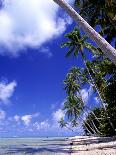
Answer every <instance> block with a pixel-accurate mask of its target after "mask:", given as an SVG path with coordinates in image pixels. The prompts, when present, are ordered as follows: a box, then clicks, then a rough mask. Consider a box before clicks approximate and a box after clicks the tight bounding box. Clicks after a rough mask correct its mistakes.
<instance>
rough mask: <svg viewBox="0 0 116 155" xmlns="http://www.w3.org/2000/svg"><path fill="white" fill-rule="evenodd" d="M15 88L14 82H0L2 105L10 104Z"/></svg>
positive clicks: (0, 100)
mask: <svg viewBox="0 0 116 155" xmlns="http://www.w3.org/2000/svg"><path fill="white" fill-rule="evenodd" d="M16 86H17V83H16V81H12V82H10V83H5V82H0V102H1V103H3V104H8V103H10V98H11V97H12V95H13V93H14V90H15V87H16Z"/></svg>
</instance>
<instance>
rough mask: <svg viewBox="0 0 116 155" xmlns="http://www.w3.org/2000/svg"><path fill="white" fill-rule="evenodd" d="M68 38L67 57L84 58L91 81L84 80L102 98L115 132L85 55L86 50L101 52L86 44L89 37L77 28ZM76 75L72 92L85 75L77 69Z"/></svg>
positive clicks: (66, 44) (71, 84) (65, 44)
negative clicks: (76, 78)
mask: <svg viewBox="0 0 116 155" xmlns="http://www.w3.org/2000/svg"><path fill="white" fill-rule="evenodd" d="M66 37H67V38H68V39H69V41H68V42H66V43H63V44H62V47H64V46H68V47H69V50H68V52H67V55H66V56H68V57H69V56H70V55H71V54H73V55H74V56H78V54H79V53H80V55H81V57H82V60H83V62H84V65H85V67H86V70H87V73H88V75H89V78H90V81H89V80H88V79H87V80H86V79H84V78H83V79H84V80H86V81H88V83H89V84H90V85H91V86H92V87H93V88H94V89H95V90H96V92H97V94H98V96H99V98H100V101H101V103H102V106H103V108H104V111H105V114H106V116H107V118H108V120H109V123H110V125H111V127H112V129H113V130H114V127H113V124H112V122H111V120H110V119H109V117H108V114H107V111H106V104H105V103H104V100H103V99H102V95H101V93H100V91H99V89H98V87H97V85H96V83H95V81H94V78H93V77H92V75H91V73H90V70H91V69H92V68H91V66H90V64H89V65H88V61H87V59H86V55H85V53H84V49H88V50H89V51H92V52H93V53H96V52H97V53H99V50H98V49H97V48H95V47H94V46H92V45H91V44H89V43H87V42H86V40H87V37H86V36H81V34H80V31H79V29H77V28H75V29H74V30H73V31H72V32H71V33H68V34H67V35H66ZM92 72H93V70H92ZM75 73H77V75H78V76H77V77H78V82H77V81H75V79H74V78H72V81H73V83H70V89H71V90H72V88H73V89H75V87H74V86H76V85H75V83H78V84H79V79H80V77H81V78H82V77H84V75H82V74H81V73H80V72H79V70H78V71H77V72H76V69H75ZM70 79H71V78H70ZM81 81H83V80H82V79H81ZM79 85H80V84H79ZM68 88H69V86H68ZM78 90H79V86H78ZM75 92H76V89H75ZM78 92H79V91H78Z"/></svg>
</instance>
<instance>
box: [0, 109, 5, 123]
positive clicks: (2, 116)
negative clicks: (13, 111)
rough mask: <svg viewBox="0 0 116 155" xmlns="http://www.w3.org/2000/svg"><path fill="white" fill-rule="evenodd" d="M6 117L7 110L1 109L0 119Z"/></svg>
mask: <svg viewBox="0 0 116 155" xmlns="http://www.w3.org/2000/svg"><path fill="white" fill-rule="evenodd" d="M5 117H6V112H5V111H3V110H1V109H0V121H1V120H4V119H5Z"/></svg>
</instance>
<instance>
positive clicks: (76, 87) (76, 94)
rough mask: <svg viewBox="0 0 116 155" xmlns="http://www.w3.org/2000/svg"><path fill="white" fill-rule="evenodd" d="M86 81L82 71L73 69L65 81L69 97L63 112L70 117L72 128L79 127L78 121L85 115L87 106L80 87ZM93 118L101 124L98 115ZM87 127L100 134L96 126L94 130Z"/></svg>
mask: <svg viewBox="0 0 116 155" xmlns="http://www.w3.org/2000/svg"><path fill="white" fill-rule="evenodd" d="M85 80H86V79H85V77H84V74H82V73H81V71H80V69H79V68H76V67H73V68H72V69H71V70H70V72H69V73H68V74H67V76H66V79H65V81H64V84H65V90H66V92H67V94H68V97H67V98H66V101H65V103H64V108H63V110H65V113H66V115H67V116H68V119H70V121H71V124H72V127H74V126H75V125H77V124H76V123H77V120H78V119H79V117H81V114H82V113H85V107H86V104H85V102H84V100H83V99H82V95H81V92H80V88H81V87H80V85H81V84H82V83H83V81H85ZM86 109H87V107H86ZM88 109H89V108H88ZM89 110H90V109H89ZM85 114H86V113H85ZM93 116H94V117H95V119H96V120H97V121H98V122H99V120H98V119H97V117H96V115H95V114H93ZM90 123H91V122H90ZM86 125H87V127H88V126H89V128H91V131H92V132H93V133H94V134H95V133H96V131H97V133H100V132H99V131H98V129H97V127H96V125H95V124H94V127H93V128H92V127H91V126H90V125H89V124H86ZM87 127H86V128H87ZM94 128H95V129H94ZM95 130H96V131H95Z"/></svg>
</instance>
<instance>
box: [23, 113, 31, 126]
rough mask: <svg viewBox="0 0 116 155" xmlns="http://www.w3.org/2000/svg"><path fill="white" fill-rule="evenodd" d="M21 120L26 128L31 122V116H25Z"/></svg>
mask: <svg viewBox="0 0 116 155" xmlns="http://www.w3.org/2000/svg"><path fill="white" fill-rule="evenodd" d="M21 120H22V121H23V122H24V124H25V125H26V126H28V125H29V124H30V122H31V120H32V115H25V116H22V117H21Z"/></svg>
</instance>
